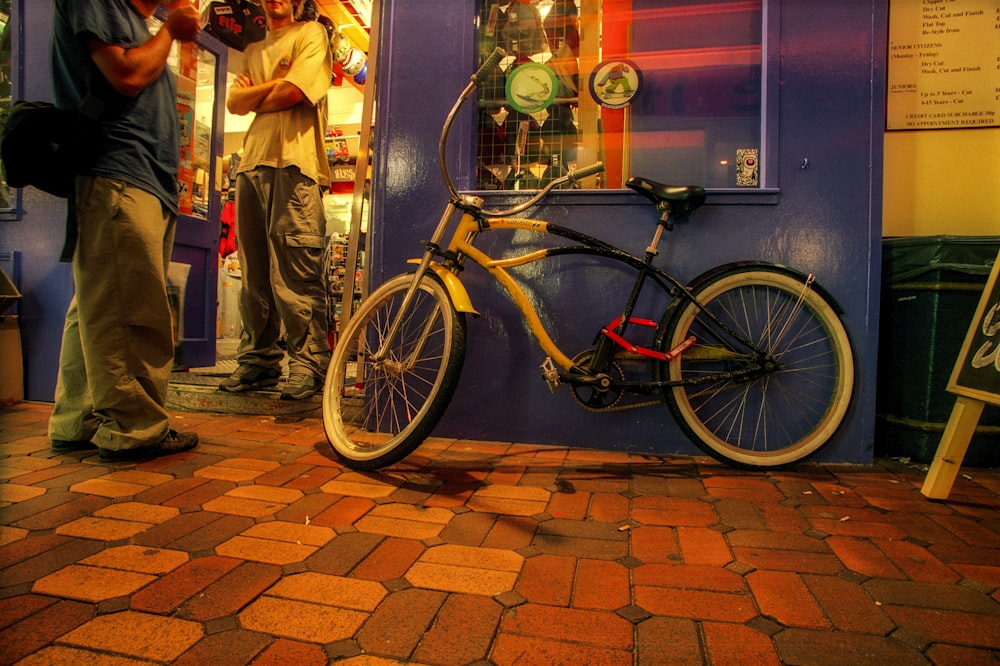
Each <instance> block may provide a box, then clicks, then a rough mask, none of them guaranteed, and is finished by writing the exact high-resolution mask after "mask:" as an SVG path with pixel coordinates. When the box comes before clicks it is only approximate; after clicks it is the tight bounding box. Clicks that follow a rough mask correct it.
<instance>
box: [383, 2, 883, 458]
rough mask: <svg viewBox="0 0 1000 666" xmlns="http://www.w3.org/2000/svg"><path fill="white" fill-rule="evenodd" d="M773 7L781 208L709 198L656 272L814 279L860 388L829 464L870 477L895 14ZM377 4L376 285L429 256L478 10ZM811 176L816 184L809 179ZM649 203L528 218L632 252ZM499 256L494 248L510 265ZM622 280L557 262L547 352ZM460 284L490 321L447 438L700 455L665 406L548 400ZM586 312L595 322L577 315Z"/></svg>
mask: <svg viewBox="0 0 1000 666" xmlns="http://www.w3.org/2000/svg"><path fill="white" fill-rule="evenodd" d="M769 4H770V8H771V11H777V12H779V22H780V45H779V59H780V63H779V68H780V69H779V74H778V75H779V80H780V90H779V104H780V107H779V110H778V114H779V124H778V137H777V139H778V145H779V151H780V153H779V160H778V169H779V172H778V186H779V188H780V192H779V193H778V194H777V196H776V198H775V199H774V200H773V201H771V200H767V199H766V198H757V199H754V198H753V197H740V198H738V199H733V198H727V197H725V196H714V197H710V199H709V202H708V205H706V206H705V207H704V208H702V209H701V210H700V211H699V212H698V214H697V216H696V219H695V221H694V223H693V224H690V225H686V226H684V227H683V228H680V227H679V228H678V230H677V231H675V232H674V233H673V234H672V235H671V236H670V238H669V242H670V244H669V246H668V247H666V248H662V251H661V256H660V259H659V261H661V262H664V264H665V265H669V266H671V267H672V269H673V272H674V273H675V274H676V275H678V276H679V277H681V278H683V279H691V278H694V277H695V276H697V275H699V274H700V273H702V272H703V271H704V270H706V269H708V268H710V267H713V266H716V265H718V264H722V263H725V262H729V261H734V260H740V259H763V260H768V261H774V262H779V263H785V264H790V265H793V266H796V267H799V268H801V269H803V270H806V271H810V272H814V273H816V274H817V275H818V276H819V280H820V282H821V283H822V284H823V285H824V286H825V287H827V289H828V290H830V291H831V292H832V293H833V295H834V296H835V297H836V298H837V299H838V301H839V302H840V303H841V305H842V306H843V308H844V310H845V315H844V316H845V320H846V324H847V328H848V332H849V334H850V335H851V337H852V340H853V343H854V346H855V353H856V357H857V366H858V373H859V380H858V386H857V391H856V399H855V403H854V406H853V408H852V410H851V411H850V412H849V414H848V421H847V423H846V424H845V426H844V427H843V428H842V429H841V431H840V432H839V433H838V435H837V436H836V438H835V440H834V441H833V442H832V443H831V444H830V445H829V446H828V447H827V448H826V449H824V451H823V452H822V453H821V454H820V456H819V457H818V459H821V460H825V461H846V462H855V463H867V462H870V461H871V460H872V454H873V429H874V407H875V367H876V349H877V338H876V336H877V328H878V315H877V313H878V275H879V264H880V248H881V210H880V206H881V189H882V183H881V178H882V153H881V151H882V130H883V123H884V120H883V101H884V78H885V73H884V62H885V58H884V52H885V38H884V35H885V28H886V0H841V1H838V2H835V3H834V2H825V1H823V0H784V1H778V0H774V1H772V2H770V3H769ZM383 6H384V9H385V11H386V16H387V19H386V20H384V21H383V23H382V25H383V29H382V34H381V35H380V39H379V54H378V58H379V60H378V69H379V72H380V74H379V77H378V82H377V85H378V95H379V96H378V109H377V118H376V128H377V131H376V141H377V143H376V147H375V154H374V156H373V169H374V170H373V178H372V183H373V206H372V212H373V222H372V225H371V228H372V233H371V239H370V240H371V248H372V251H371V257H370V261H369V266H370V267H371V279H372V281H373V282H374V283H376V284H377V283H379V282H381V281H384V280H385V279H387V278H389V277H391V276H392V275H395V274H396V273H399V272H402V271H403V270H405V260H406V258H408V257H410V256H414V255H416V254H418V253H419V251H420V246H419V240H421V239H423V238H426V237H427V236H428V235H429V234H430V232H431V230H432V229H433V227H434V225H435V223H436V222H437V220H438V218H439V216H440V214H441V210H442V207H443V205H444V203H445V201H446V196H445V191H444V189H443V187H442V185H441V178H440V175H439V171H438V166H437V161H436V155H437V141H438V136H439V132H440V126H441V123H442V121H443V119H444V117H445V115H446V114H447V111H448V109H449V108H450V106H451V104H452V102H453V100H454V98H455V97H456V96H457V93H458V92H459V91H460V90H461V89H462V87H463V86H464V85H465V83H466V82H467V81H468V77H469V75H470V73H471V71H472V70H473V69H474V67H475V60H474V57H475V56H474V54H475V45H474V19H475V16H474V8H473V7H472V3H468V2H465V1H464V0H439V1H438V3H437V4H436V6H435V10H434V11H433V12H430V11H427V7H426V5H425V4H423V3H414V2H409V1H408V0H383ZM471 128H472V123H471V118H470V116H469V115H466V116H463V117H462V119H461V122H460V124H459V125H458V126H457V127H456V129H455V131H454V133H453V146H452V150H451V153H452V155H453V157H454V159H455V162H454V164H455V168H454V171H455V173H457V174H459V175H460V176H461V177H462V178H461V179H460V180H462V182H461V183H460V186H465V187H468V186H469V182H470V178H471V174H472V169H471V166H470V165H471V164H472V161H471V155H472V151H473V150H474V146H472V144H471V142H472V137H473V132H472V130H471ZM803 160H808V165H809V166H808V168H805V169H803V168H801V165H802V163H803ZM640 175H646V176H648V177H651V178H654V179H655V178H656V174H640ZM642 201H643V200H640V199H638V197H636V196H634V195H632V194H631V193H625V192H622V191H614V192H601V193H588V192H571V193H564V194H559V195H556V196H554V197H552V198H551V199H550V202H549V204H548V205H546V206H544V207H541V208H539V209H538V210H536V211H533V212H532V213H533V215H535V216H537V217H541V218H543V219H548V220H551V221H555V222H558V223H562V224H566V225H568V226H574V227H577V228H580V229H582V230H584V231H587V232H590V233H593V234H595V235H598V236H599V237H605V238H608V239H615V240H616V242H618V243H619V244H620V245H621V246H622V247H625V248H631V249H632V250H633V251H634V252H635V253H637V254H638V253H641V251H642V249H643V248H644V247H645V245H646V243H647V242H648V240H649V237H650V235H651V232H652V229H653V227H654V225H655V220H656V216H655V211H652V210H651V209H650V208H649V207H648V206H647V205H645V204H644V203H643V202H642ZM505 242H509V240H507V241H505ZM503 244H504V243H503V242H500V243H493V244H487V245H486V247H488V248H491V249H493V250H494V251H495V252H501V251H502V247H503ZM618 277H620V276H618V275H616V274H614V273H609V272H607V271H604V272H598V273H596V274H595V272H594V271H592V270H591V271H585V270H581V269H578V268H571V267H569V266H565V265H558V264H551V265H547V266H546V270H545V271H544V272H541V273H538V274H534V275H529V276H528V284H529V293H531V294H532V299H533V300H534V301H536V302H537V303H538V304H539V305H540V307H542V308H544V309H545V310H546V311H547V312H548V313H549V320H551V321H558V322H559V323H558V324H554V325H555V331H556V334H555V335H554V337H555V339H556V340H557V342H559V343H560V344H563V343H565V344H564V349H565V350H566V351H568V352H569V353H570V354H571V355H572V354H573V353H574V351H575V350H577V349H579V350H582V349H584V348H585V347H587V346H588V345H589V344H590V341H591V339H592V337H593V334H594V333H595V332H596V327H597V326H598V324H600V323H604V322H606V321H610V319H611V318H612V317H613V316H614V315H615V313H614V312H613V311H611V310H610V308H608V309H604V310H603V311H602V307H601V304H609V303H619V302H621V301H623V300H624V295H622V294H621V293H620V289H621V288H622V285H623V284H624V283H623V282H622V281H620V280H618V279H617V278H618ZM463 278H464V280H465V282H466V285H467V286H468V288H469V291H470V294H471V296H472V298H473V302H474V304H475V305H476V307H477V309H479V311H480V312H481V313H482V314H483V316H482V317H480V318H479V319H476V320H470V324H469V352H468V357H467V362H466V365H465V370H464V374H463V377H462V380H461V383H460V386H459V392H458V395H457V396H456V399H455V400H454V401H453V402H452V404H451V406H450V407H449V409H448V411H447V412H446V414H445V417H444V419H443V421H442V423H441V424H440V425H439V426H438V429H437V431H436V433H435V434H436V435H441V436H454V437H464V438H481V439H490V440H500V441H517V442H528V443H549V444H560V445H569V446H581V447H597V448H614V449H624V448H628V449H632V450H638V451H650V452H657V453H696V452H697V449H695V448H694V446H693V445H692V444H690V443H689V442H688V441H687V439H686V438H685V436H684V435H683V434H682V433H681V432H680V430H679V429H678V428H677V426H676V425H675V424H674V423H673V421H672V418H671V417H670V415H669V412H668V410H667V408H666V407H665V406H654V407H647V408H643V409H640V410H631V411H624V412H616V413H603V414H595V413H590V412H587V411H584V410H582V409H580V408H579V407H578V406H577V405H576V403H575V402H574V401H573V399H572V398H571V396H570V394H569V392H568V389H566V388H565V387H564V388H562V389H560V392H559V393H557V394H555V395H551V394H550V393H549V391H548V388H547V386H546V385H545V383H544V381H543V380H542V378H541V375H540V373H539V371H538V365H539V364H540V363H541V362H542V360H543V358H542V356H541V353H540V351H539V350H538V349H537V347H536V346H535V344H534V342H533V340H531V339H530V338H529V336H528V334H527V331H526V328H525V327H524V326H523V324H522V323H521V321H520V317H519V315H518V313H517V311H516V310H515V309H514V308H513V306H512V305H511V304H510V303H509V300H508V299H507V297H506V295H505V294H503V293H502V292H501V291H499V289H498V288H497V287H496V286H494V285H493V284H492V282H491V281H489V280H486V279H484V278H485V276H484V274H483V272H482V271H481V270H479V269H477V268H475V267H471V268H469V269H468V270H466V272H465V273H464V274H463ZM598 280H599V281H600V284H598ZM536 288H537V289H538V291H537V292H536V291H535V289H536ZM581 302H586V303H589V304H592V307H593V308H594V309H593V310H592V311H588V312H580V311H579V309H580V308H579V304H580V303H581ZM594 304H596V305H594ZM660 305H662V304H656V303H650V304H649V305H648V308H649V310H648V312H647V313H646V314H650V315H654V316H655V313H656V311H657V310H658V307H659V306H660ZM543 319H545V317H543Z"/></svg>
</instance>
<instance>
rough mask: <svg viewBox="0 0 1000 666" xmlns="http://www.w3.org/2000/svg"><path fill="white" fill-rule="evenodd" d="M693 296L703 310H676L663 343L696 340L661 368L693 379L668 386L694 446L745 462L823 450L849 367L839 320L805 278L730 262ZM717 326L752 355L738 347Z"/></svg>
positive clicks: (847, 389)
mask: <svg viewBox="0 0 1000 666" xmlns="http://www.w3.org/2000/svg"><path fill="white" fill-rule="evenodd" d="M696 296H697V298H698V300H699V302H700V303H701V307H700V308H699V307H697V306H694V305H693V304H688V305H686V306H685V307H684V308H682V309H681V310H679V311H678V312H677V313H676V314H675V316H674V319H673V320H672V322H671V324H670V325H671V327H672V328H671V331H670V336H669V340H666V341H665V342H664V345H665V346H666V345H667V344H677V342H678V341H680V340H683V339H685V337H686V336H688V335H694V336H695V337H696V338H697V339H698V340H699V344H698V345H696V346H695V347H693V348H691V349H689V350H687V351H686V352H684V353H683V354H682V355H681V356H680V358H679V359H678V360H677V362H676V363H675V364H673V365H669V366H667V371H668V373H669V374H670V377H671V378H672V379H673V380H674V381H678V380H682V381H691V380H695V383H691V384H686V385H681V386H678V387H676V388H674V389H672V390H670V391H669V392H668V398H669V400H668V402H670V405H671V409H672V410H673V411H674V413H675V414H676V415H677V416H678V421H679V422H680V423H681V425H682V426H683V427H684V428H685V429H686V430H687V431H688V432H689V434H691V435H692V437H693V439H694V440H695V442H696V443H698V444H699V446H702V447H703V448H704V449H705V450H706V451H708V452H709V453H711V454H712V455H715V456H716V457H719V458H721V459H724V460H727V461H730V462H736V463H738V464H741V465H747V466H771V465H776V464H784V463H788V462H792V461H794V460H797V459H799V458H801V457H803V456H805V455H808V454H809V453H811V452H812V451H815V450H816V449H817V448H819V447H820V446H822V444H823V443H825V442H826V441H827V440H828V439H829V437H830V435H831V434H832V432H833V431H834V430H835V429H836V426H837V425H838V424H839V423H840V421H841V420H842V419H843V416H844V412H845V410H846V405H847V401H848V400H849V398H850V395H851V389H852V383H853V367H852V365H851V363H852V361H851V355H850V347H849V343H848V342H847V338H846V333H845V332H844V331H843V327H842V325H841V324H840V321H839V318H838V317H837V315H836V313H834V312H833V310H832V309H831V308H830V306H829V305H828V304H827V303H826V302H825V301H824V300H823V299H822V297H821V296H819V295H818V294H817V293H816V292H815V290H813V289H812V283H811V279H809V278H807V279H806V280H800V279H797V278H795V277H793V276H791V275H789V274H787V273H784V272H782V271H781V270H780V269H776V268H771V267H768V266H751V267H746V268H736V269H733V270H732V271H729V272H727V273H723V274H720V275H718V276H716V277H714V278H713V279H712V280H710V281H709V282H707V283H706V284H704V285H699V286H698V287H696ZM709 312H710V313H711V314H712V315H713V317H714V319H713V317H709V316H708V313H709ZM716 322H719V323H721V324H722V325H723V326H724V327H725V328H727V329H728V330H729V331H731V332H732V333H734V334H735V335H736V336H738V337H739V338H742V339H743V340H745V341H747V342H749V343H751V344H753V345H754V349H755V351H751V350H747V353H739V352H737V351H736V347H737V346H738V345H739V343H738V342H737V341H736V340H735V339H733V340H730V341H729V342H728V343H727V342H725V339H726V334H725V333H724V332H723V330H722V329H720V328H719V326H718V325H717V324H716ZM716 341H718V344H715V343H716ZM706 342H707V344H706ZM719 345H723V346H725V347H727V348H729V349H732V350H733V351H732V352H729V353H724V352H723V347H722V346H719ZM702 378H703V379H704V380H707V381H703V380H702V381H699V380H701V379H702ZM713 378H714V379H713Z"/></svg>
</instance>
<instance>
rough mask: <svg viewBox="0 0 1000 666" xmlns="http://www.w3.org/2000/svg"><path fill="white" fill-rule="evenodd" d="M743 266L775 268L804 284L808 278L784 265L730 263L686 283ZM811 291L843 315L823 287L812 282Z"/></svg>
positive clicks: (745, 262)
mask: <svg viewBox="0 0 1000 666" xmlns="http://www.w3.org/2000/svg"><path fill="white" fill-rule="evenodd" d="M743 266H762V267H768V268H776V269H778V270H779V271H781V272H782V273H785V274H787V275H791V276H792V277H795V278H798V279H800V280H802V281H803V282H805V280H806V279H807V278H808V275H807V274H806V273H805V272H803V271H800V270H799V269H797V268H792V267H791V266H785V265H784V264H775V263H771V262H767V261H734V262H732V263H729V264H723V265H722V266H716V267H715V268H711V269H709V270H707V271H705V272H704V273H702V274H701V275H699V276H698V277H696V278H695V279H694V280H691V281H690V282H689V283H688V286H689V287H694V286H696V285H698V284H700V283H701V282H702V281H704V280H707V279H709V278H711V277H714V276H715V275H717V274H719V273H722V272H725V271H727V270H729V269H731V268H740V267H743ZM812 289H813V291H815V292H816V293H818V294H819V295H820V297H822V298H823V300H824V301H826V302H827V303H829V304H830V307H832V308H833V310H834V312H836V313H837V314H839V315H842V314H844V309H843V308H842V307H840V303H838V302H837V299H835V298H834V297H833V294H831V293H830V292H829V291H827V290H826V288H825V287H823V285H821V284H820V283H819V282H818V281H816V280H813V283H812Z"/></svg>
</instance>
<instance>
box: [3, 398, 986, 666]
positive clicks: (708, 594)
mask: <svg viewBox="0 0 1000 666" xmlns="http://www.w3.org/2000/svg"><path fill="white" fill-rule="evenodd" d="M50 410H51V406H50V405H48V404H38V403H22V404H19V405H15V406H9V407H4V408H0V479H2V480H0V516H2V520H0V567H2V572H0V666H2V665H3V664H62V663H66V664H75V663H93V664H112V663H114V664H118V663H121V664H125V663H129V664H150V663H153V664H163V663H177V664H213V665H214V664H234V665H239V664H296V665H307V664H323V663H327V662H331V661H342V662H343V663H345V664H359V665H360V664H365V665H383V664H394V663H407V664H427V665H437V664H441V665H448V666H450V665H454V664H497V665H503V664H529V665H530V664H539V665H542V664H588V665H590V664H622V665H628V664H715V665H718V664H733V663H752V664H817V665H824V664H830V665H833V664H837V665H841V664H879V665H880V666H884V665H886V664H893V665H895V664H962V665H963V666H964V665H974V664H997V663H1000V470H985V469H965V470H963V474H962V475H961V477H960V478H959V479H958V481H957V483H956V485H955V487H954V490H953V492H952V494H951V496H950V497H949V499H948V500H947V501H931V500H928V499H927V498H925V497H924V496H923V495H921V494H920V492H919V489H920V486H921V484H922V483H923V479H924V474H925V472H924V471H923V470H921V469H919V468H917V467H916V466H912V465H907V464H904V463H903V462H901V461H893V460H879V461H877V462H876V464H875V465H873V466H870V467H869V466H847V465H817V464H804V465H800V466H798V467H796V468H794V469H791V470H783V471H774V472H769V473H757V472H746V471H738V470H735V469H731V468H728V467H726V466H724V465H720V464H718V463H716V462H713V461H711V460H709V459H706V458H688V457H663V458H661V457H655V456H649V455H637V454H629V453H624V452H623V453H618V452H610V451H591V450H579V449H567V448H560V447H546V446H533V445H526V444H505V443H499V442H478V441H477V442H472V441H452V440H445V439H432V440H430V441H428V442H427V443H425V445H424V446H422V447H421V448H420V449H418V451H417V452H416V453H415V454H414V455H412V456H411V457H410V458H408V459H407V460H405V461H403V462H402V463H400V464H398V465H395V466H393V467H391V468H388V469H385V470H381V471H378V472H370V473H359V472H355V471H352V470H350V469H347V468H345V467H344V466H342V465H341V464H340V463H339V462H338V461H337V460H336V459H335V457H334V456H333V454H332V452H331V450H330V448H329V446H328V445H327V443H326V440H325V438H324V435H323V429H322V423H321V422H320V421H319V420H318V419H316V418H313V417H301V416H291V417H290V416H235V415H228V414H227V415H219V414H207V413H193V412H176V413H175V415H174V416H175V424H176V425H177V427H179V428H181V429H186V430H193V431H195V432H197V433H198V434H199V435H200V437H201V441H202V443H201V445H200V446H199V447H198V448H197V449H195V450H193V451H190V452H186V453H181V454H176V455H173V456H170V457H166V458H161V459H158V460H154V461H150V462H146V463H140V464H102V463H100V462H99V461H98V459H97V456H96V455H94V453H95V452H94V451H90V452H84V453H79V454H71V455H62V456H54V455H52V454H51V453H50V451H49V442H48V440H47V438H46V436H45V432H46V421H47V419H48V416H49V413H50Z"/></svg>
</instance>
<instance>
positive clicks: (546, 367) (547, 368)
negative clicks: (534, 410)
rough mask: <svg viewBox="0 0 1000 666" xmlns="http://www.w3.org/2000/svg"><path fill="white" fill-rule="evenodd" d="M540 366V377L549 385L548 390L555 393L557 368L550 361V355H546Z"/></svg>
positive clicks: (557, 379)
mask: <svg viewBox="0 0 1000 666" xmlns="http://www.w3.org/2000/svg"><path fill="white" fill-rule="evenodd" d="M541 368H542V378H543V379H545V383H546V384H548V385H549V391H550V392H552V393H555V392H556V391H557V390H559V370H558V369H557V368H556V364H555V363H553V362H552V357H551V356H546V357H545V361H544V362H543V363H542V365H541Z"/></svg>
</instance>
